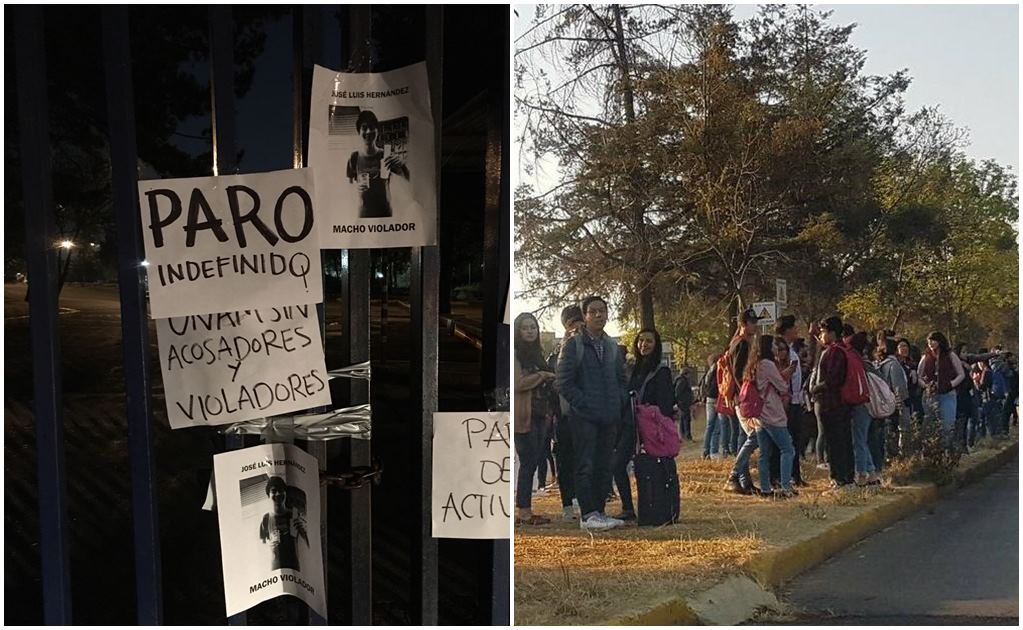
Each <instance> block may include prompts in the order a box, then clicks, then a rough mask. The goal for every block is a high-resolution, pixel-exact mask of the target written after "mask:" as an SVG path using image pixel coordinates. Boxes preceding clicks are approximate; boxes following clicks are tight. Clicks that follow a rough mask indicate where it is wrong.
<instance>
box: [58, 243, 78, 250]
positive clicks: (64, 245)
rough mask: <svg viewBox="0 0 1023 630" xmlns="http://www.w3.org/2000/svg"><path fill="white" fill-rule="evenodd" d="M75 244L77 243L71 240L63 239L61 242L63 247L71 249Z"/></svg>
mask: <svg viewBox="0 0 1023 630" xmlns="http://www.w3.org/2000/svg"><path fill="white" fill-rule="evenodd" d="M74 246H75V244H74V243H72V242H71V241H61V242H60V247H61V249H71V248H72V247H74Z"/></svg>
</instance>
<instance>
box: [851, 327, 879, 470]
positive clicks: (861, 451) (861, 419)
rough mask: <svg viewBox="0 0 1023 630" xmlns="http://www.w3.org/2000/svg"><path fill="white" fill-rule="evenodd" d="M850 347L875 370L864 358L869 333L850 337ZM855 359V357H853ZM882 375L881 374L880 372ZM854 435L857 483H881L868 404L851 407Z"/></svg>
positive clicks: (867, 368)
mask: <svg viewBox="0 0 1023 630" xmlns="http://www.w3.org/2000/svg"><path fill="white" fill-rule="evenodd" d="M849 348H850V349H852V351H853V352H855V353H856V354H857V355H859V357H860V362H861V363H862V364H863V369H864V370H865V371H868V372H870V371H873V372H875V373H876V371H875V370H874V366H873V365H872V364H871V363H870V362H869V361H867V360H866V359H864V358H863V353H864V352H865V351H866V349H867V333H865V332H863V331H860V332H858V333H855V334H853V335H852V337H851V338H850V339H849ZM853 360H855V359H853ZM878 376H880V374H878ZM850 414H851V420H852V437H853V466H854V468H855V470H856V485H857V486H866V485H876V484H879V483H881V474H880V472H879V471H878V469H877V467H875V466H874V458H873V456H872V455H871V453H870V430H871V425H872V424H873V422H874V419H873V418H872V417H871V416H870V411H868V410H867V404H866V403H863V404H861V405H853V406H852V407H850Z"/></svg>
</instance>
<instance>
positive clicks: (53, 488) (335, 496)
mask: <svg viewBox="0 0 1023 630" xmlns="http://www.w3.org/2000/svg"><path fill="white" fill-rule="evenodd" d="M502 9H503V7H502ZM131 10H144V9H141V8H140V9H130V8H129V7H125V6H108V7H104V8H103V9H102V33H101V37H102V42H103V67H104V76H103V77H97V81H103V82H104V84H105V91H106V101H107V117H108V129H109V142H110V159H111V165H112V191H111V192H112V200H113V208H114V212H115V217H116V226H117V251H118V281H119V290H120V303H121V333H122V337H123V368H124V369H123V373H124V379H125V383H124V386H125V394H126V406H125V408H126V414H127V426H128V449H129V455H130V457H129V460H130V477H131V505H132V514H131V518H132V528H133V533H134V540H133V554H134V569H135V578H134V579H135V589H136V602H137V615H138V616H137V620H138V623H139V624H160V623H162V622H163V620H164V610H163V602H164V584H163V578H162V573H163V572H162V567H161V545H160V540H161V537H160V516H159V509H158V504H159V496H158V484H157V482H156V474H155V470H156V462H155V457H154V455H155V439H156V438H155V432H154V419H153V411H154V409H153V396H152V382H151V380H152V379H151V374H150V366H151V363H150V357H149V351H150V342H149V339H148V336H149V321H148V317H147V303H146V292H145V279H144V268H143V267H141V266H140V264H139V263H140V261H141V260H143V258H144V251H143V246H142V241H141V223H140V218H139V211H138V206H137V196H136V185H137V179H138V167H137V165H138V155H137V148H136V126H135V110H134V100H135V99H134V92H133V87H132V46H131V37H132V36H136V37H138V36H145V34H137V33H131V32H130V26H129V24H130V21H129V11H131ZM409 11H410V16H411V17H410V18H409V19H410V20H411V21H412V23H413V24H414V25H415V26H418V27H420V28H419V30H420V32H421V33H422V34H423V38H424V41H423V50H424V51H425V58H426V61H427V64H428V69H429V75H430V91H431V101H432V103H433V109H434V119H435V123H436V124H435V133H436V137H435V141H436V142H435V144H436V147H437V151H438V160H437V174H436V175H437V182H438V186H439V182H440V181H441V175H442V166H441V160H440V159H439V156H440V151H441V137H442V127H443V125H442V124H441V121H442V120H443V117H442V112H443V108H442V85H443V77H442V66H443V63H442V62H443V49H444V37H445V35H444V15H443V11H444V9H443V8H442V7H439V6H435V5H430V6H428V7H421V6H420V7H411V8H409ZM13 13H14V19H15V22H16V26H15V38H16V54H17V64H16V65H17V94H18V112H19V114H18V121H19V133H20V137H19V145H20V158H21V166H22V185H23V200H24V210H25V226H26V246H25V249H26V258H27V266H28V276H29V278H30V280H31V290H30V292H29V293H30V295H29V302H30V306H29V309H30V322H29V325H30V330H31V342H32V365H33V383H34V391H33V411H34V422H35V438H36V445H37V461H38V497H39V524H40V538H39V540H40V553H41V574H42V591H43V604H44V621H45V623H47V624H71V623H73V622H74V618H73V616H72V601H71V599H72V597H71V579H70V576H71V570H72V567H71V566H70V552H69V547H70V544H69V531H70V527H71V526H72V524H71V523H70V522H69V519H68V515H67V478H66V474H67V473H66V470H65V463H64V440H63V427H64V419H63V417H62V413H63V412H62V409H63V408H64V406H63V401H62V396H63V388H62V383H61V369H60V364H61V355H60V347H59V338H58V334H57V333H58V320H57V314H58V300H57V296H58V290H57V278H58V269H57V251H56V249H55V248H54V247H53V243H54V242H55V240H56V239H57V236H58V235H57V230H56V227H55V220H54V210H53V194H52V191H53V188H52V181H51V164H50V155H49V146H50V140H49V134H50V131H49V115H50V104H49V103H48V102H47V71H48V69H47V66H46V55H45V53H46V50H45V45H44V41H45V38H44V36H43V35H44V28H45V24H44V10H43V9H42V8H41V7H38V6H19V7H17V8H15V9H14V11H13ZM497 15H498V16H499V17H500V19H502V20H503V23H502V24H503V27H504V28H505V30H506V31H507V27H508V15H507V11H503V12H500V11H499V12H497ZM340 16H341V19H340V20H339V21H338V23H336V24H331V23H330V22H329V21H327V20H324V17H325V8H324V7H296V8H294V9H292V23H293V33H292V37H293V45H292V51H293V64H292V68H293V73H292V74H293V81H292V86H291V90H292V97H293V98H292V102H293V109H294V117H293V121H292V123H293V125H292V130H293V138H294V142H293V151H292V162H293V166H294V167H296V168H297V167H301V166H303V165H304V164H305V156H306V149H307V147H306V146H305V142H304V140H305V136H306V133H307V131H308V127H309V122H308V111H309V107H308V94H309V89H310V84H311V75H312V65H313V64H314V63H321V64H323V65H333V62H339V64H338V65H340V66H341V67H345V68H348V69H349V70H352V71H370V70H379V69H387V68H378V67H377V66H378V64H379V59H380V56H381V54H380V53H381V52H382V51H381V50H380V49H379V47H378V44H377V43H376V41H375V40H374V37H373V19H374V8H373V7H372V6H370V5H360V6H351V7H345V8H343V9H342V10H341V11H340ZM209 27H210V51H209V52H210V61H211V63H210V84H211V93H212V99H213V102H212V104H211V109H212V131H213V156H214V161H215V163H214V164H212V165H211V170H212V172H213V173H215V174H227V173H235V172H237V164H236V163H235V155H236V125H235V102H234V101H235V98H234V89H233V85H234V83H233V82H234V71H235V68H234V48H233V45H234V33H233V25H232V9H231V7H229V6H215V7H211V8H210V9H209ZM327 28H334V29H337V34H338V35H339V37H338V39H339V40H340V42H341V46H340V50H324V49H323V46H322V42H323V41H325V40H327V39H328V38H324V37H321V36H320V35H321V34H322V33H321V30H322V29H327ZM506 40H507V38H505V41H506ZM495 45H497V46H501V47H503V49H505V50H504V52H503V54H504V55H505V57H504V58H505V59H506V60H507V56H506V55H507V52H508V51H507V50H506V49H507V45H506V44H505V43H504V42H502V41H498V42H495ZM51 71H52V70H51ZM494 71H495V72H498V73H501V76H502V77H504V81H503V89H502V90H501V91H499V92H498V93H493V94H490V97H489V102H488V104H487V112H488V114H487V134H486V152H485V162H486V163H485V165H484V170H485V173H486V181H485V202H484V203H483V209H484V212H485V226H484V232H485V235H484V252H485V278H484V287H485V289H484V291H485V296H484V297H485V306H484V313H483V327H482V329H483V335H482V336H483V339H482V367H483V379H482V388H483V392H486V394H484V393H483V392H481V396H480V398H481V400H482V399H484V398H486V399H488V400H489V403H490V405H491V406H492V407H498V406H501V405H507V389H508V382H509V372H508V356H509V355H508V345H509V341H508V327H507V326H504V325H501V323H500V322H501V317H502V312H503V311H502V309H503V300H504V296H505V292H506V290H507V287H508V282H509V235H510V201H509V199H510V195H509V190H508V159H507V158H508V133H509V132H508V129H509V120H508V102H509V101H508V97H509V95H508V92H507V90H508V78H509V77H508V64H507V63H505V64H504V65H503V67H501V68H495V69H494ZM439 198H440V199H442V197H440V195H439ZM443 207H444V206H443V202H442V201H441V202H440V203H439V208H440V212H441V213H443ZM440 234H441V239H442V240H443V239H444V233H443V231H440ZM329 257H335V260H336V261H337V262H338V263H339V265H340V269H341V270H342V276H341V286H340V296H339V297H340V300H341V304H342V311H343V316H342V326H343V330H342V334H341V336H340V337H341V339H342V340H343V343H344V346H343V348H342V352H341V356H342V358H343V361H345V362H346V363H345V364H346V365H352V364H355V363H359V362H362V361H367V360H369V359H370V260H371V252H370V250H342V251H336V252H324V258H325V260H326V259H328V258H329ZM440 275H441V274H440V251H439V248H438V247H418V248H412V251H411V289H410V300H409V302H410V314H411V331H412V340H413V343H412V348H411V353H410V358H411V360H410V363H409V368H408V376H409V378H410V379H411V381H412V382H411V390H412V399H413V402H414V406H415V409H416V414H415V416H416V417H415V420H416V421H415V423H414V424H415V426H416V427H417V430H416V431H415V432H414V433H413V434H411V435H409V436H408V439H410V440H412V441H414V442H415V446H414V449H413V450H414V452H415V453H416V457H415V460H416V461H415V462H414V464H415V465H414V469H415V470H416V471H417V472H416V474H415V475H414V477H415V478H414V479H411V480H409V482H410V484H411V486H412V487H413V490H412V492H411V496H413V497H415V500H414V501H413V502H412V509H411V510H410V514H411V516H412V517H413V518H414V519H415V529H416V531H417V535H416V536H415V537H414V538H413V540H412V541H411V548H412V550H411V553H410V559H411V562H410V565H409V571H408V576H407V577H408V584H409V588H410V589H411V592H409V593H408V594H407V595H408V600H409V601H410V602H412V604H411V606H410V608H411V609H412V610H413V611H414V614H413V615H412V617H411V619H410V621H411V622H413V623H420V624H424V625H430V624H436V623H437V622H438V619H439V612H440V611H439V605H440V604H439V602H440V595H439V593H440V587H441V585H442V583H443V580H442V575H441V572H440V570H439V564H440V563H441V558H440V554H439V550H438V541H437V540H436V539H434V538H432V536H431V518H430V511H431V481H432V478H431V475H432V464H433V462H432V436H433V412H434V411H437V408H438V343H439V339H438V338H439V335H440V320H439V302H440ZM320 317H321V323H322V321H323V310H322V309H321V310H320ZM324 343H325V344H326V343H327V337H326V336H324ZM339 380H341V381H343V382H341V383H338V384H334V385H332V394H333V398H334V403H335V404H336V405H341V406H351V405H355V404H361V403H367V402H369V384H368V383H367V382H365V381H361V380H348V379H339ZM343 442H344V443H343V444H342V443H336V442H333V443H324V442H317V443H307V444H304V446H305V448H306V449H307V450H308V451H309V452H311V453H312V454H314V455H315V456H316V457H317V458H318V459H319V461H320V464H321V467H322V468H323V469H325V470H326V471H327V473H328V474H330V473H337V472H341V471H343V470H345V469H352V468H357V467H361V466H368V465H370V464H371V460H372V457H371V456H372V452H371V449H372V445H371V442H369V441H361V440H345V441H343ZM244 445H245V443H244V441H243V439H242V438H241V437H240V436H231V437H228V438H227V439H226V442H225V446H226V448H239V447H242V446H244ZM322 492H323V494H322V497H321V498H322V501H323V509H322V513H323V514H324V518H325V519H327V520H325V522H324V523H323V524H322V526H323V531H324V554H325V555H326V556H327V557H326V558H325V560H326V562H325V563H324V564H325V568H327V573H328V580H330V577H329V576H331V575H335V576H340V578H339V579H338V580H337V581H336V582H337V583H334V584H332V583H331V582H330V581H328V587H327V590H328V593H331V594H332V595H331V597H330V599H329V601H328V606H329V610H330V611H331V612H330V614H331V615H332V618H331V619H329V621H330V622H331V623H332V624H335V625H336V624H338V623H343V624H360V625H364V624H371V623H372V622H373V591H372V586H373V579H372V572H373V567H374V557H373V551H372V550H373V541H372V535H373V508H372V505H373V502H372V489H371V486H370V485H365V486H363V487H361V488H358V489H353V490H348V491H344V490H333V489H330V490H328V489H327V488H324V490H323V491H322ZM331 540H333V542H334V543H335V544H333V545H328V541H331ZM338 543H340V544H338ZM125 544H126V545H128V544H132V543H129V542H128V541H125ZM485 545H486V548H487V549H488V551H489V553H488V554H487V556H488V557H487V561H486V562H485V563H484V564H485V570H483V569H480V567H481V566H484V565H476V567H475V571H476V573H477V575H475V579H476V580H477V581H478V582H479V583H480V584H485V585H486V587H487V588H486V598H487V599H488V600H489V601H488V602H486V604H487V605H486V606H484V607H483V608H484V609H485V610H487V611H488V613H489V614H488V618H487V619H481V620H478V622H479V621H481V622H482V623H488V622H489V623H493V624H508V623H509V621H510V617H509V600H510V577H509V573H510V566H509V546H508V542H507V541H496V542H492V543H485ZM328 549H339V550H340V551H339V552H337V553H336V554H334V555H329V554H328ZM474 549H477V550H478V549H479V547H475V548H474ZM335 555H336V556H337V557H335ZM285 599H289V600H292V601H291V603H289V604H288V605H289V606H290V607H291V608H292V609H294V607H295V606H296V605H299V606H302V607H303V609H304V606H303V605H301V604H297V602H298V600H294V599H293V598H285ZM300 612H302V611H300ZM306 619H308V622H309V623H310V624H326V623H327V622H328V619H322V618H319V617H318V616H317V615H315V614H314V613H312V612H311V611H310V612H309V615H308V617H305V616H304V615H303V617H302V620H303V621H305V620H306ZM245 621H246V616H245V615H244V614H241V615H236V616H234V617H232V618H231V619H229V623H231V624H243V623H245Z"/></svg>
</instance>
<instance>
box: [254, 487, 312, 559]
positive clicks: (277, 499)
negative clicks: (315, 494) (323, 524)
mask: <svg viewBox="0 0 1023 630" xmlns="http://www.w3.org/2000/svg"><path fill="white" fill-rule="evenodd" d="M289 494H290V493H289V489H288V484H286V483H285V482H284V479H282V478H280V477H270V479H268V480H267V482H266V496H268V497H270V501H271V502H272V503H273V510H272V511H270V512H267V513H266V514H264V515H263V520H262V522H261V523H260V524H259V539H260V540H262V541H263V544H268V543H269V545H270V549H271V550H272V551H273V562H272V564H271V567H270V568H271V569H294V570H295V571H298V570H300V569H299V563H298V550H297V548H296V539H298V538H302V539H304V540H305V544H306V547H308V546H309V535H308V534H307V533H306V525H305V513H304V512H305V511H304V510H303V509H300V508H299V506H295V505H292V503H293V502H289V501H288V498H289Z"/></svg>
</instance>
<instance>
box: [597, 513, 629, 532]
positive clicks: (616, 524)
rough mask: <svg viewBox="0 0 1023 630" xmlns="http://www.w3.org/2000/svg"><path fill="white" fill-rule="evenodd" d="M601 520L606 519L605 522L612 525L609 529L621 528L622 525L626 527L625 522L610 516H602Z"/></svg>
mask: <svg viewBox="0 0 1023 630" xmlns="http://www.w3.org/2000/svg"><path fill="white" fill-rule="evenodd" d="M600 518H602V519H604V522H606V523H610V524H611V526H610V527H609V528H608V529H612V528H615V527H621V526H622V525H625V521H623V520H622V519H620V518H615V517H613V516H608V515H607V514H601V515H600Z"/></svg>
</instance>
